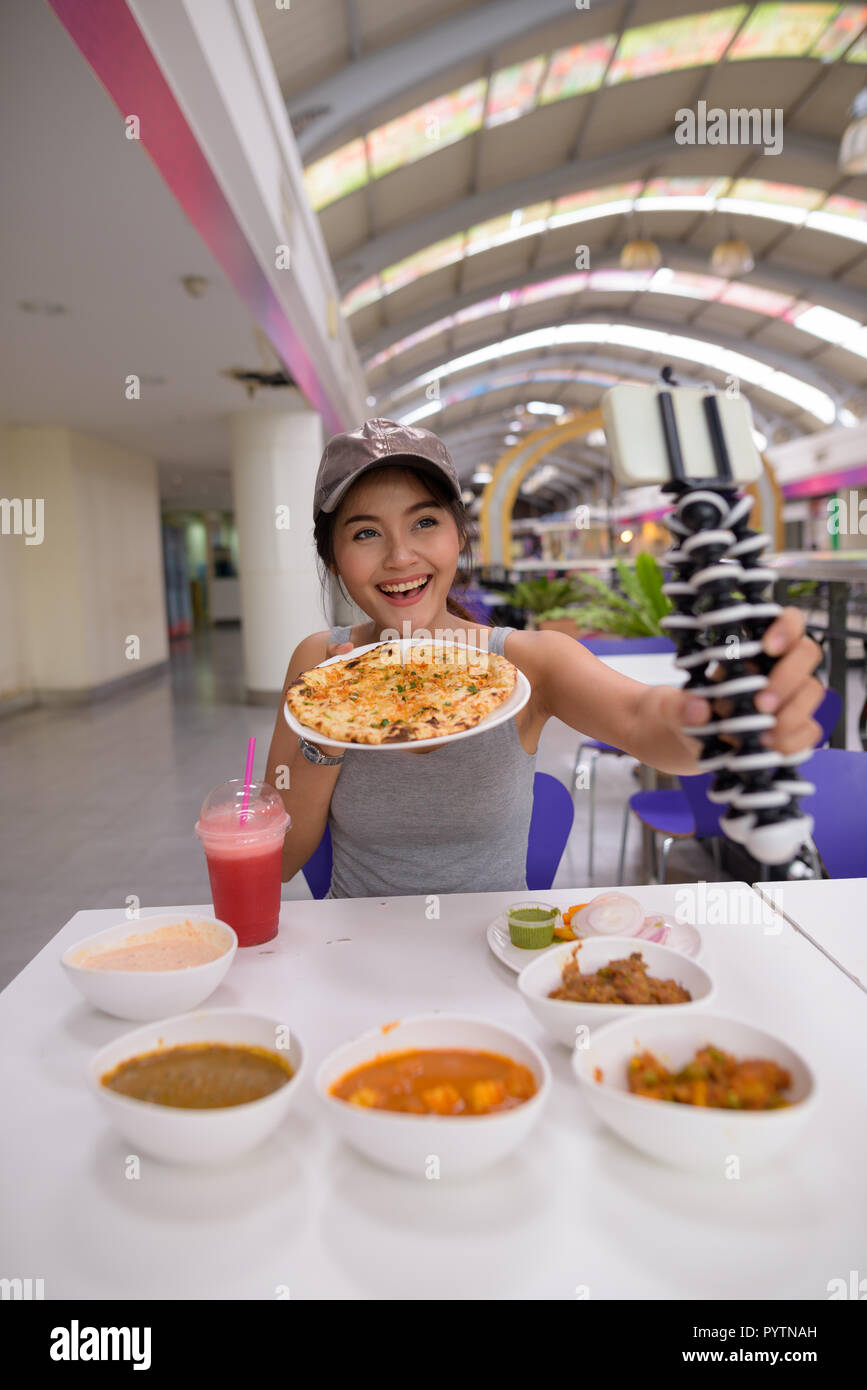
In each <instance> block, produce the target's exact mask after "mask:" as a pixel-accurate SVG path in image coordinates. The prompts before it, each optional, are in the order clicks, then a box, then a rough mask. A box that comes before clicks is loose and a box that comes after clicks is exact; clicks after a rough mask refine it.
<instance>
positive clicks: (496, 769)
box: [327, 627, 536, 898]
mask: <svg viewBox="0 0 867 1390" xmlns="http://www.w3.org/2000/svg"><path fill="white" fill-rule="evenodd" d="M513 631H514V628H510V627H494V628H491V629H490V631H489V637H488V649H489V651H492V652H494V653H496V655H498V656H503V655H505V653H504V650H503V648H504V644H505V640H506V637H507V636H508V634H509V633H510V632H513ZM350 632H351V628H348V627H335V628H332V630H331V637H330V640H331V641H332V642H348V641H350V640H351V638H350V635H349V634H350ZM535 770H536V754H535V753H532V754H530V753H527V752H525V751H524V748H523V746H522V744H521V740H520V737H519V735H518V727H517V725H516V723H515V721H514V719H508V720H506V722H505V723H503V724H498V725H497V727H496V728H495V729H489V730H488V731H487V733H484V734H475V735H473V737H472V738H463V739H458V740H457V741H456V742H455V743H445V744H443V746H442V747H441V748H432V749H431V750H430V752H428V753H426V754H424V755H423V756H422V755H420V754H417V753H412V752H410V751H409V750H406V751H405V750H403V749H401V750H400V751H397V750H395V751H394V752H388V753H368V752H354V751H353V750H351V749H350V750H349V751H347V753H346V754H345V756H344V759H343V764H342V766H341V768H340V776H339V777H338V779H337V785H336V787H335V788H334V792H333V794H332V797H331V808H330V810H329V813H328V824H329V827H330V829H331V845H332V852H333V867H332V871H331V887H330V889H329V891H328V894H327V896H328V897H329V898H373V897H402V896H405V895H408V894H413V893H423V894H428V893H484V892H496V891H498V890H499V891H507V892H513V891H520V890H522V889H526V887H527V875H526V867H527V866H526V859H527V839H528V836H529V831H530V817H531V815H532V810H533V777H534V774H535Z"/></svg>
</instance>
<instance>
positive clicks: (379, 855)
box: [266, 420, 823, 898]
mask: <svg viewBox="0 0 867 1390" xmlns="http://www.w3.org/2000/svg"><path fill="white" fill-rule="evenodd" d="M314 539H315V543H316V548H317V553H318V556H319V560H320V562H321V564H322V566H323V568H324V569H325V570H326V571H328V572H330V573H331V574H333V575H335V576H336V577H337V578H338V579H339V582H340V583H341V584H342V585H343V587H344V589H345V591H346V592H347V593H348V595H349V597H350V598H352V599H353V600H354V601H355V603H356V604H357V605H358V607H359V608H360V609H361V610H362V611H363V612H364V613H366V614H368V615H369V616H368V620H367V621H365V622H362V623H359V624H357V625H356V626H355V627H352V628H332V629H331V630H330V631H324V632H316V633H313V634H312V635H311V636H310V637H305V639H304V640H303V642H301V643H299V645H298V647H297V648H296V650H295V652H294V653H293V655H292V660H291V661H290V663H289V669H288V671H287V673H286V682H285V685H284V688H283V697H281V701H280V705H281V707H280V709H279V710H278V713H277V722H276V726H275V729H274V737H273V739H272V741H271V748H270V752H269V755H268V770H267V774H266V776H267V780H268V781H269V782H271V783H272V785H274V784H275V783H277V782H278V781H280V780H286V779H285V777H284V778H278V776H277V772H276V769H277V768H278V767H280V766H281V765H288V767H289V787H288V788H287V789H286V790H284V791H283V792H282V793H281V794H282V796H283V800H284V802H285V805H286V809H287V811H288V812H289V814H290V815H291V817H292V828H291V830H290V831H289V833H288V834H287V836H286V844H285V848H284V855H283V880H284V882H285V881H287V880H288V879H290V878H292V877H293V875H294V874H296V873H297V872H298V870H299V869H300V868H301V867H302V866H303V865H304V864H305V863H306V862H307V860H308V859H309V858H310V856H311V855H312V854H313V852H314V850H315V849H316V847H317V845H318V844H319V841H320V839H321V838H322V835H323V832H324V830H325V826H326V824H329V825H330V828H331V839H332V849H333V870H332V879H331V888H330V890H329V897H336V898H344V897H374V896H380V895H381V896H399V895H403V894H411V893H423V894H429V893H459V892H484V891H488V890H490V891H493V890H498V889H499V890H503V889H508V890H512V889H521V888H525V887H526V877H525V860H526V852H527V835H528V831H529V825H530V815H531V810H532V801H533V776H534V771H535V760H536V749H537V746H538V742H539V735H540V734H541V732H542V729H543V728H544V726H545V723H546V722H547V720H548V719H550V718H551V717H552V716H553V717H556V718H558V719H561V720H562V721H563V722H564V723H566V724H569V725H570V726H571V727H572V728H573V729H580V730H581V732H582V733H583V734H585V735H588V736H589V737H591V738H597V739H602V740H603V741H604V742H606V743H611V744H614V745H615V746H616V747H618V748H623V749H625V750H626V752H628V753H631V754H632V755H633V756H634V757H636V758H638V759H640V761H641V762H643V763H646V764H648V765H649V766H650V767H655V768H658V769H659V771H660V772H669V773H676V774H689V773H694V772H696V771H697V769H696V759H697V757H698V756H699V754H700V750H701V745H700V744H699V742H698V740H696V739H694V738H690V737H689V736H688V735H686V734H684V733H683V732H682V726H683V725H685V724H687V725H696V724H703V723H705V722H707V721H708V720H709V719H710V717H711V707H710V704H709V703H708V702H707V701H706V700H702V699H698V698H696V697H690V696H688V695H686V694H685V693H683V692H681V691H679V690H677V689H675V688H674V687H672V686H646V685H642V684H640V683H639V682H638V681H634V680H630V679H629V678H628V677H626V676H621V675H618V674H617V673H616V672H614V671H611V670H610V669H609V668H608V667H607V666H605V665H604V664H603V663H602V662H601V661H598V660H597V658H596V657H595V656H592V655H591V654H590V652H588V651H587V649H586V648H585V647H582V646H581V645H580V644H579V643H578V642H575V641H574V640H573V639H572V638H570V637H566V636H565V635H564V634H562V633H559V632H520V631H517V630H516V629H514V628H502V627H500V628H484V629H483V628H482V627H481V626H480V625H479V624H478V623H476V622H474V621H473V619H472V617H471V616H470V615H469V614H468V613H467V612H466V611H465V610H464V609H463V608H461V606H460V605H459V604H457V603H456V602H455V601H454V600H453V599H452V598H451V597H450V590H451V588H452V585H453V583H454V581H455V577H456V574H457V572H458V568H459V565H460V564H461V562H463V563H464V564H466V563H467V561H468V560H469V541H468V535H467V526H466V514H465V511H464V507H463V502H462V500H461V485H460V480H459V479H458V476H457V473H456V471H455V468H454V465H453V463H452V461H451V459H450V457H449V454H448V451H447V450H446V447H445V445H444V444H443V443H442V441H441V440H439V439H437V437H436V435H434V434H431V433H430V431H429V430H424V429H416V428H411V427H408V426H404V425H399V424H396V423H395V422H394V421H391V420H368V421H367V422H366V423H365V424H364V425H363V426H361V428H360V429H358V430H353V431H351V432H349V433H347V434H342V435H336V436H335V437H334V438H333V439H332V440H330V441H329V443H328V445H327V447H326V450H325V453H324V454H323V458H322V462H321V464H320V468H319V473H318V475H317V479H316V491H315V497H314ZM420 629H424V630H427V632H429V633H432V634H434V635H436V633H437V630H438V629H439V630H440V631H441V632H442V631H447V632H456V633H458V634H459V636H458V639H457V640H459V641H466V642H468V643H470V644H474V645H479V644H481V643H483V642H484V641H485V640H486V641H487V648H488V650H489V651H492V652H496V653H498V654H500V655H505V656H506V657H507V659H508V660H509V661H511V662H513V664H514V665H515V666H517V667H519V669H520V670H521V671H523V672H524V675H525V676H526V677H527V679H528V681H529V683H530V687H531V690H532V694H531V697H530V700H529V703H528V704H527V705H525V706H524V708H523V709H522V710H520V711H519V712H518V714H516V715H515V717H514V718H513V719H510V720H508V721H506V722H505V723H503V724H500V725H498V726H497V727H496V728H493V729H489V730H488V731H487V732H486V733H483V734H476V735H474V736H473V737H472V738H467V739H461V740H458V741H456V742H454V743H444V744H443V745H442V747H439V748H436V747H435V748H432V749H419V750H413V749H411V748H407V749H399V750H398V749H394V750H389V751H388V752H382V753H374V752H369V751H367V750H361V751H356V750H348V751H347V752H346V753H345V754H344V755H343V756H342V757H331V756H328V755H327V753H326V752H325V751H324V750H322V749H319V748H317V747H316V746H315V745H314V744H310V743H306V742H305V741H304V740H299V739H298V738H297V737H296V735H295V734H293V733H292V732H291V731H290V729H289V727H288V725H287V724H286V721H285V719H284V717H283V712H282V705H283V698H284V697H285V694H286V689H287V688H288V686H289V685H290V683H291V682H292V681H293V680H294V679H295V677H296V676H297V675H299V674H300V673H301V672H302V671H306V670H309V669H310V668H311V667H312V666H316V665H318V663H319V662H321V661H324V660H325V659H326V657H329V656H333V655H335V654H338V653H341V654H342V653H345V652H348V651H351V650H352V648H353V647H357V646H361V645H362V644H363V643H365V642H375V641H378V640H379V639H380V637H381V636H383V635H386V636H388V635H391V636H393V635H394V634H395V631H397V632H399V633H400V634H403V633H404V632H405V631H418V630H420ZM463 634H466V635H465V636H464V635H463ZM764 646H765V650H766V651H768V652H769V653H772V654H773V655H781V654H784V655H782V659H781V660H780V661H779V662H778V663H777V665H776V666H775V668H774V671H773V674H772V676H771V678H770V681H769V683H768V686H767V689H765V690H764V691H762V692H761V694H760V695H759V696H758V698H757V701H756V704H757V706H758V708H759V709H761V710H763V711H769V712H770V711H772V712H773V713H774V714H776V716H777V724H776V728H775V729H773V730H771V731H770V734H769V735H765V736H763V740H764V741H765V742H766V743H767V744H768V746H769V747H773V748H776V749H778V750H779V751H780V752H783V753H791V752H795V751H796V750H798V749H801V748H805V747H807V746H809V745H810V744H812V743H814V742H815V741H816V738H817V737H818V733H819V727H818V725H817V724H816V723H815V721H814V720H813V719H811V717H810V716H811V715H812V713H813V711H814V710H815V708H816V706H817V705H818V703H819V701H820V699H821V698H822V693H823V691H822V686H821V684H820V683H819V681H817V680H816V679H815V678H814V677H812V676H811V672H812V671H813V670H814V669H815V667H816V665H817V662H818V660H819V657H820V651H819V648H818V647H817V646H816V644H815V643H814V642H812V641H810V639H809V638H807V637H805V636H804V621H803V618H802V616H801V614H800V613H799V612H798V610H797V609H793V608H787V609H785V610H784V612H783V613H782V614H781V615H780V617H778V618H777V619H776V621H775V622H774V623H773V624H772V625H771V626H770V627H769V628H768V631H767V633H766V635H765V639H764ZM332 752H333V750H332Z"/></svg>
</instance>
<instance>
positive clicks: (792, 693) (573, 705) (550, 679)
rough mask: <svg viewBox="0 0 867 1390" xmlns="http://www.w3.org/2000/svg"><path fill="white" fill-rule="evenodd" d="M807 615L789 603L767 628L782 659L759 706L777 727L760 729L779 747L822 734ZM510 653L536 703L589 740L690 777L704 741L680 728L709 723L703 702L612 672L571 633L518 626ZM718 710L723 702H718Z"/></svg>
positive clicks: (801, 744) (807, 742)
mask: <svg viewBox="0 0 867 1390" xmlns="http://www.w3.org/2000/svg"><path fill="white" fill-rule="evenodd" d="M804 630H805V629H804V617H803V614H802V613H801V612H800V610H799V609H797V608H786V609H784V610H783V612H782V613H781V614H780V616H779V617H778V618H777V619H776V620H775V621H774V622H773V623H772V624H771V626H770V627H769V628H768V630H767V632H766V633H765V636H764V639H763V646H764V649H765V651H766V652H768V653H769V654H771V655H773V656H778V657H780V660H779V661H778V662H777V664H776V666H775V667H774V669H773V672H772V674H771V676H770V678H769V681H768V686H767V688H766V689H765V690H763V691H762V692H761V693H760V694H759V696H758V697H757V700H756V704H757V708H758V709H760V710H761V711H763V712H767V713H772V714H774V715H776V719H777V724H776V728H774V729H771V730H770V731H769V733H768V734H767V735H763V742H764V741H766V742H767V744H768V747H770V748H775V749H777V750H778V751H779V752H782V753H794V752H797V751H798V750H800V749H802V748H808V747H810V746H811V745H812V744H813V743H815V741H816V739H817V738H818V736H819V726H818V724H817V723H816V722H815V720H814V719H813V718H812V717H811V716H812V714H813V711H814V710H815V709H816V707H817V705H818V704H819V702H820V700H821V699H822V696H823V694H824V687H823V686H822V683H821V681H818V680H817V679H816V678H815V676H813V674H812V673H813V671H814V670H815V669H816V666H817V665H818V663H819V661H820V659H821V655H822V653H821V650H820V648H819V647H818V646H817V645H816V643H815V642H813V641H812V640H811V639H810V638H809V637H806V636H805V635H804ZM507 645H508V649H509V650H508V655H509V659H510V660H511V661H514V662H515V664H516V665H518V666H520V667H521V669H522V670H523V671H524V673H525V675H526V676H527V678H528V680H529V681H530V684H531V685H532V686H533V695H534V701H535V702H536V703H537V704H538V706H539V708H540V709H541V710H542V712H543V713H545V714H546V715H548V716H549V717H550V716H551V715H554V716H555V717H556V718H557V719H562V720H563V722H564V724H569V725H570V726H571V727H572V728H573V729H580V730H581V732H582V733H583V734H586V735H588V737H590V738H597V739H601V740H602V741H603V742H605V743H611V744H613V745H614V746H615V747H616V748H622V749H623V750H624V751H625V752H627V753H631V754H632V755H633V757H636V758H639V759H640V761H641V762H643V763H646V764H647V765H648V766H649V767H655V768H658V769H659V771H660V772H670V773H675V774H678V775H680V776H689V775H690V774H692V773H695V772H696V771H697V770H698V769H697V767H696V761H697V759H698V757H699V756H700V753H701V744H700V743H699V741H698V740H697V739H695V738H691V737H690V736H689V735H688V734H684V733H683V732H682V726H683V725H684V724H693V725H696V724H706V723H707V722H708V720H709V719H710V717H711V706H710V703H709V702H708V701H707V700H703V699H700V698H698V697H696V696H689V695H687V694H686V693H685V692H684V691H681V690H677V689H676V688H675V687H674V686H668V685H642V683H641V682H640V681H634V680H631V679H630V677H628V676H622V675H620V674H619V673H618V672H616V671H612V670H611V669H610V668H609V667H607V666H606V665H605V664H604V662H602V661H599V660H598V659H597V658H596V657H595V656H593V655H592V653H591V652H588V650H587V648H586V647H582V646H581V644H580V643H579V642H576V641H575V640H574V638H572V637H567V636H566V635H565V634H564V633H560V632H515V633H512V634H511V635H510V636H509V638H508V642H507ZM719 705H720V713H725V702H723V701H720V702H719Z"/></svg>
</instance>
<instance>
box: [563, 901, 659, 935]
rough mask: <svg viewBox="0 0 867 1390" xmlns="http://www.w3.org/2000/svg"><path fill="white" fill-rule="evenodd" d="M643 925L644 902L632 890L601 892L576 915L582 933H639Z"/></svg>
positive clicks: (574, 926)
mask: <svg viewBox="0 0 867 1390" xmlns="http://www.w3.org/2000/svg"><path fill="white" fill-rule="evenodd" d="M643 925H644V910H643V908H642V906H641V903H640V902H637V901H636V899H635V898H631V897H630V896H629V894H628V893H600V894H599V897H598V898H594V899H593V901H592V902H591V903H588V904H587V905H586V907H582V909H581V911H580V912H576V914H575V916H574V917H573V918H572V930H573V931H574V932H576V933H577V934H578V935H579V936H584V935H585V934H587V933H589V934H590V935H595V936H638V935H639V933H640V931H641V928H642V926H643Z"/></svg>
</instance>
